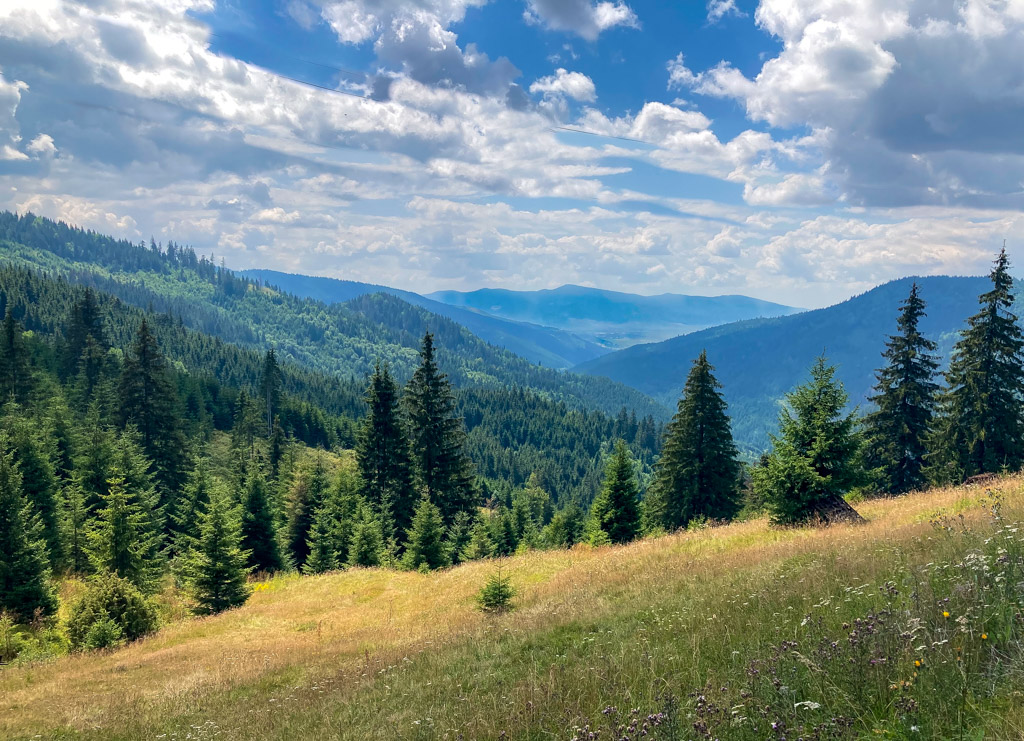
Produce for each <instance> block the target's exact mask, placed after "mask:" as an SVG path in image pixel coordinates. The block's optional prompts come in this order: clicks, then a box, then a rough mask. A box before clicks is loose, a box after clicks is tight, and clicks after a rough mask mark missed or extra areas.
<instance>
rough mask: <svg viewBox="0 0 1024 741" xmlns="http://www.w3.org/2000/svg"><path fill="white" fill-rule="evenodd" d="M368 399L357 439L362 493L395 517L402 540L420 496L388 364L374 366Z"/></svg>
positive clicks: (396, 530) (396, 529)
mask: <svg viewBox="0 0 1024 741" xmlns="http://www.w3.org/2000/svg"><path fill="white" fill-rule="evenodd" d="M365 400H366V406H367V414H366V416H365V417H364V418H363V421H362V423H361V425H360V427H359V434H358V437H357V440H356V461H357V463H358V464H359V474H360V477H361V479H362V492H363V496H364V497H365V498H366V500H367V501H368V502H369V503H370V504H371V505H372V506H373V507H374V509H375V510H376V511H377V512H378V514H381V515H384V516H390V517H391V518H392V519H393V522H394V537H396V538H397V539H399V540H401V539H403V538H404V537H405V534H406V531H407V530H408V529H409V523H410V522H411V521H412V514H413V510H414V509H415V508H416V501H417V497H416V489H415V487H414V486H413V466H412V453H411V451H410V449H409V438H408V434H407V433H406V429H405V424H404V422H403V419H402V414H401V408H400V405H399V398H398V386H397V384H396V383H395V381H394V379H393V378H392V377H391V373H390V371H389V370H388V367H387V365H381V364H380V363H379V362H378V363H377V364H376V366H375V367H374V370H373V375H372V376H371V377H370V383H369V386H368V387H367V389H366V396H365ZM386 510H390V514H386V513H385V511H386Z"/></svg>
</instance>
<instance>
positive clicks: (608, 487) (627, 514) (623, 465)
mask: <svg viewBox="0 0 1024 741" xmlns="http://www.w3.org/2000/svg"><path fill="white" fill-rule="evenodd" d="M589 528H590V533H591V536H592V537H591V542H592V543H594V544H600V543H602V542H603V541H604V539H605V538H607V540H608V541H609V542H611V543H628V542H629V541H631V540H633V539H635V538H636V537H637V535H639V534H640V487H639V485H638V484H637V480H636V468H635V466H634V463H633V457H632V456H631V455H630V453H629V448H627V447H626V444H625V443H624V442H623V441H622V440H618V441H616V443H615V450H614V452H613V453H612V455H611V457H610V458H609V460H608V465H607V467H606V468H605V474H604V487H603V488H602V489H601V493H600V494H598V496H597V499H595V500H594V504H593V506H592V507H591V510H590V524H589Z"/></svg>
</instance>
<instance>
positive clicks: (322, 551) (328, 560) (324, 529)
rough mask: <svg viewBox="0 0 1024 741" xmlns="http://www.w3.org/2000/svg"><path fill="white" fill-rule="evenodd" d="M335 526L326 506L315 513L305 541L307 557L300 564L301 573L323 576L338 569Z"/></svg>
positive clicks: (329, 509) (329, 510)
mask: <svg viewBox="0 0 1024 741" xmlns="http://www.w3.org/2000/svg"><path fill="white" fill-rule="evenodd" d="M336 526H337V524H336V523H335V521H334V517H333V516H332V514H331V508H330V506H329V505H328V504H325V505H324V506H322V507H320V509H318V510H317V511H316V513H315V514H314V516H313V526H312V527H310V529H309V540H308V541H307V545H308V548H309V557H308V558H306V561H305V563H303V564H302V573H304V574H324V573H326V572H328V571H333V570H334V569H336V568H338V552H337V534H336V532H335V530H336Z"/></svg>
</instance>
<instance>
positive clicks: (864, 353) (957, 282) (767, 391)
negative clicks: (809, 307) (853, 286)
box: [575, 277, 1019, 453]
mask: <svg viewBox="0 0 1024 741" xmlns="http://www.w3.org/2000/svg"><path fill="white" fill-rule="evenodd" d="M914 281H917V283H918V284H919V286H920V293H921V297H922V298H923V299H924V300H925V302H926V303H927V310H926V315H925V316H924V317H923V318H922V320H921V331H922V332H923V333H924V334H925V335H927V336H928V337H930V338H932V339H933V340H935V341H936V342H937V343H938V350H937V352H938V354H939V357H940V359H941V365H942V367H945V365H946V363H947V362H948V358H949V353H950V351H951V349H952V347H953V343H954V342H955V341H956V337H957V331H958V330H960V329H961V328H962V327H963V326H964V321H965V320H966V318H967V317H968V316H970V315H971V314H972V313H974V311H975V307H976V306H977V297H978V294H979V293H980V292H981V291H983V290H984V289H985V286H986V284H987V281H986V279H985V278H981V277H977V278H974V277H969V278H968V277H964V278H960V277H926V278H904V279H901V280H896V281H892V282H890V283H886V284H884V285H881V286H879V287H877V288H874V289H872V290H870V291H868V292H867V293H864V294H862V295H860V296H856V297H854V298H851V299H849V300H848V301H844V302H842V303H840V304H836V305H835V306H830V307H828V308H826V309H819V310H816V311H808V312H805V313H802V314H795V315H793V316H785V317H778V318H774V319H759V320H751V321H745V322H736V323H733V324H727V325H724V326H721V327H713V328H711V329H707V330H704V331H702V332H696V333H694V334H690V335H685V336H683V337H676V338H674V339H671V340H666V341H664V342H659V343H654V344H647V345H637V346H635V347H631V348H628V349H626V350H621V351H619V352H615V353H611V354H609V355H606V356H603V357H601V358H598V359H596V360H593V361H590V362H587V363H583V364H581V365H580V366H577V368H576V369H575V370H577V371H579V372H582V373H593V374H596V375H603V376H608V377H609V378H612V379H614V380H616V381H621V382H622V383H627V384H629V385H631V386H633V387H634V388H636V389H638V390H640V391H643V392H644V393H647V394H650V395H651V396H653V397H655V398H656V399H658V400H660V401H661V402H662V403H664V404H671V403H672V400H673V399H675V398H676V397H677V396H678V395H679V391H680V389H681V388H682V383H683V369H684V368H686V367H687V364H688V363H689V362H691V361H692V360H693V359H694V358H696V357H697V356H698V355H699V354H700V352H701V351H702V350H707V354H708V359H709V360H710V362H711V363H712V365H714V366H715V369H716V373H717V375H718V378H719V380H720V381H721V382H722V386H723V393H724V394H725V397H726V399H727V400H728V402H729V414H730V417H731V418H732V425H733V433H734V435H735V436H736V439H737V442H739V443H740V444H741V445H743V446H745V447H746V448H747V449H748V450H749V451H751V452H753V453H756V452H759V451H761V450H763V449H764V448H765V447H767V444H768V433H769V432H771V431H773V430H775V427H776V418H777V415H778V408H779V401H780V399H782V397H783V395H784V394H785V393H786V392H788V391H789V390H790V389H791V388H793V387H794V386H795V385H796V384H797V383H799V382H800V381H801V380H802V379H803V378H804V377H805V375H806V372H807V368H808V367H810V366H811V364H812V363H813V362H814V359H815V358H816V357H817V356H818V355H821V354H822V353H823V352H824V353H825V354H826V355H827V356H828V358H829V360H830V361H831V362H833V363H835V364H836V366H837V377H838V378H839V379H840V380H841V381H842V382H843V384H844V385H845V386H846V390H847V392H848V393H849V395H850V400H851V404H854V405H861V406H862V407H863V408H862V411H867V406H868V405H867V398H868V396H869V395H870V393H871V389H872V387H873V386H874V384H875V375H874V374H875V369H876V368H878V367H879V365H880V363H881V360H882V358H881V352H882V350H883V344H884V342H885V340H886V337H887V336H888V335H890V334H892V333H893V332H894V331H895V329H896V319H895V317H896V314H897V307H898V306H899V304H900V302H901V301H902V300H903V299H904V298H906V296H907V293H908V291H909V290H910V285H911V283H913V282H914ZM1018 306H1019V303H1018Z"/></svg>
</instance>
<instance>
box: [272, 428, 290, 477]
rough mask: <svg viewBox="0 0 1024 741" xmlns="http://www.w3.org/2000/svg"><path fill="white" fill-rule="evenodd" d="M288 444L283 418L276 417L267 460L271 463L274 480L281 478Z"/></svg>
mask: <svg viewBox="0 0 1024 741" xmlns="http://www.w3.org/2000/svg"><path fill="white" fill-rule="evenodd" d="M287 445H288V438H287V436H286V435H285V434H284V428H283V427H282V426H281V419H280V418H279V417H276V416H275V417H274V426H273V428H272V429H271V430H270V440H269V442H268V445H267V462H268V463H269V464H270V477H271V478H272V479H273V480H274V481H278V480H280V477H281V462H282V461H283V460H284V456H285V449H286V447H287Z"/></svg>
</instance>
